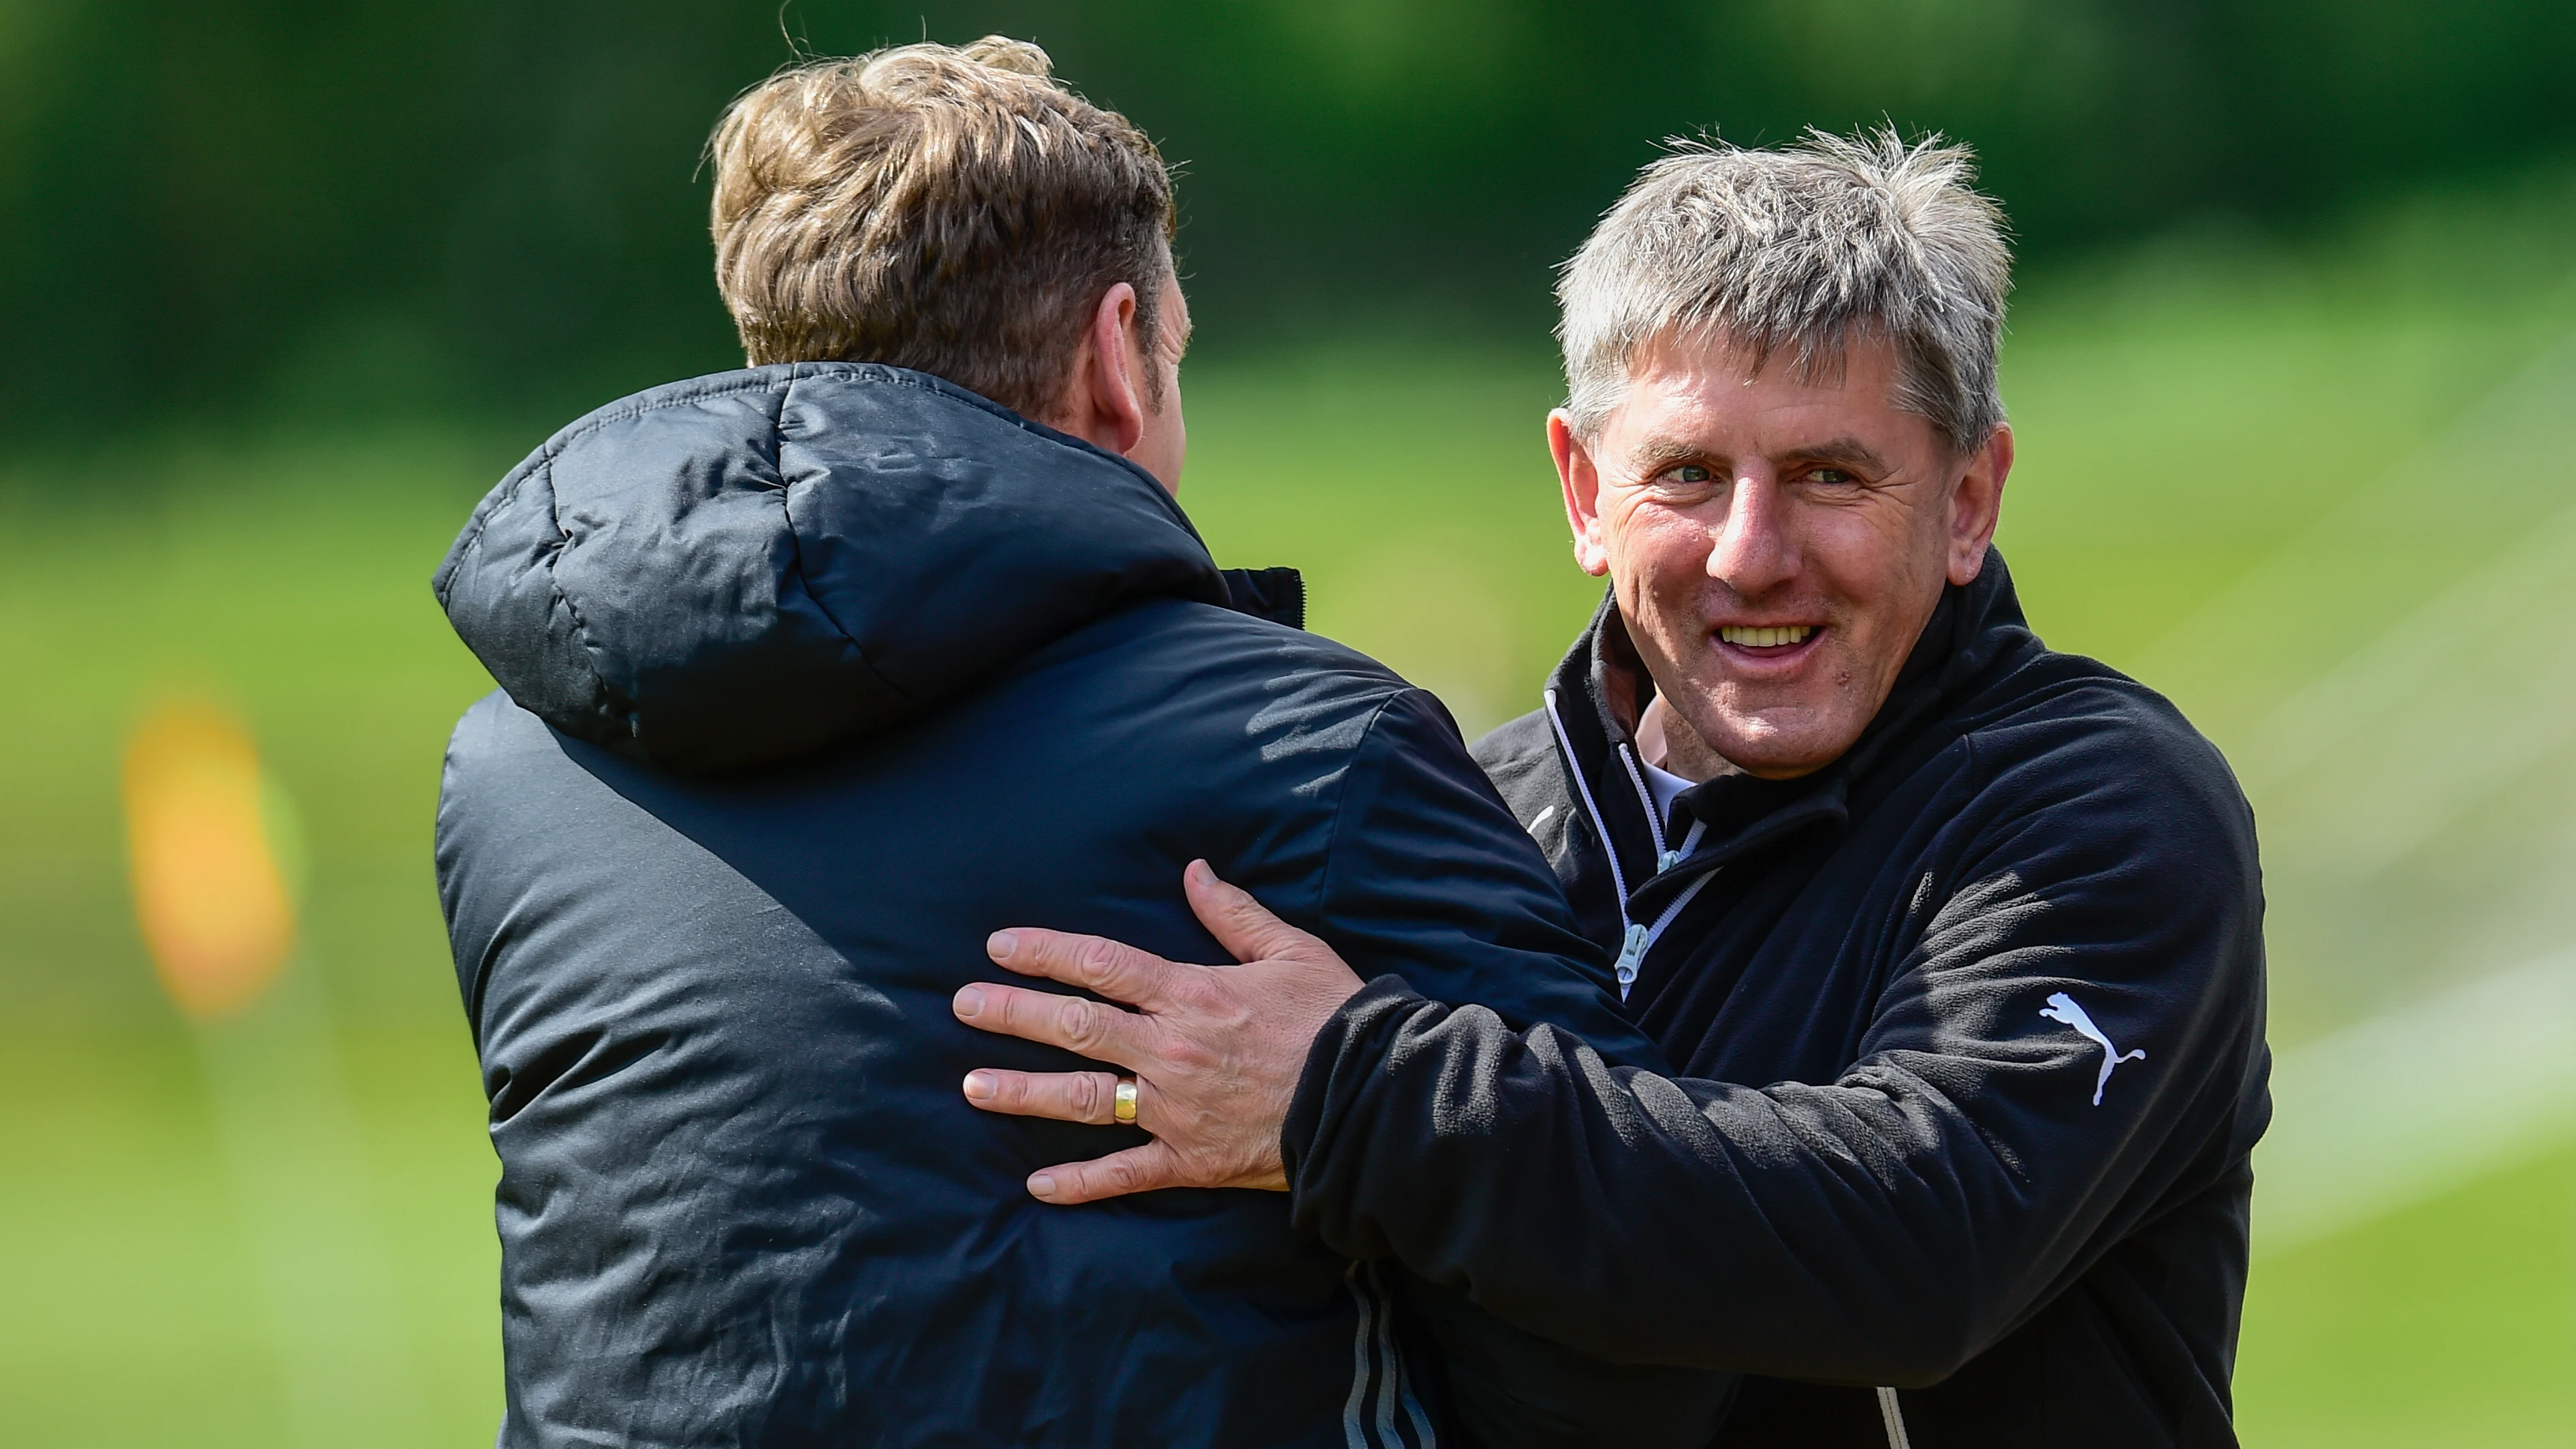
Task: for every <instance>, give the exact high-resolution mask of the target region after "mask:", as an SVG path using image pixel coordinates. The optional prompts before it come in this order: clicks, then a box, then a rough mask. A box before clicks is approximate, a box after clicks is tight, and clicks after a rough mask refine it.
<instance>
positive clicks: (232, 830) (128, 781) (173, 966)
mask: <svg viewBox="0 0 2576 1449" xmlns="http://www.w3.org/2000/svg"><path fill="white" fill-rule="evenodd" d="M263 793H264V792H263V786H262V779H261V775H260V769H259V751H258V749H257V747H256V746H254V745H253V744H252V743H251V738H250V734H249V732H248V731H246V730H244V729H243V728H242V727H241V726H240V725H239V724H238V723H236V722H235V721H234V720H233V719H232V718H231V717H230V716H227V715H225V714H223V713H222V712H221V711H219V710H216V709H214V708H212V707H210V706H207V705H203V704H172V705H165V706H163V707H162V708H160V709H158V710H156V711H154V712H153V713H152V715H151V716H150V717H148V718H146V719H145V720H144V721H143V723H142V724H141V725H140V726H138V727H137V728H136V729H135V731H134V736H133V738H132V739H130V740H128V741H127V742H126V747H125V824H126V846H127V849H128V851H129V852H130V854H131V857H132V864H133V868H134V909H135V915H136V916H137V918H138V919H139V920H140V922H141V924H142V927H143V941H144V944H145V945H146V946H148V947H149V948H150V949H151V952H152V962H153V965H154V966H155V967H156V968H157V969H158V970H159V971H160V973H161V984H162V985H163V986H165V987H167V988H168V989H169V992H170V995H171V996H172V997H173V998H174V999H176V1000H177V1001H178V1003H179V1005H180V1007H181V1008H183V1009H184V1010H186V1011H187V1012H188V1014H189V1015H191V1016H195V1017H198V1018H201V1019H202V1018H206V1017H214V1016H221V1015H224V1014H226V1013H228V1012H231V1011H235V1010H238V1009H239V1008H241V1007H243V1006H247V1005H248V1004H250V1002H252V1001H253V1000H255V999H257V998H258V996H259V994H260V993H261V992H263V991H265V990H266V989H267V988H268V986H269V984H270V983H271V982H273V981H275V980H276V979H277V975H278V972H279V971H281V970H283V969H284V968H285V965H286V958H287V953H288V952H289V951H290V950H292V949H293V948H294V945H295V902H294V899H293V897H292V896H291V894H290V893H289V891H288V888H287V879H286V874H285V872H284V870H283V869H281V868H280V866H279V863H278V851H277V845H278V842H277V841H276V840H275V839H274V838H273V831H272V822H271V820H270V818H269V812H268V811H267V810H266V809H264V808H263V806H264V803H265V802H264V800H263Z"/></svg>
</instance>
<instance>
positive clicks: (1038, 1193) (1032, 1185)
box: [1029, 1172, 1055, 1197]
mask: <svg viewBox="0 0 2576 1449" xmlns="http://www.w3.org/2000/svg"><path fill="white" fill-rule="evenodd" d="M1029 1196H1031V1197H1053V1196H1055V1175H1054V1174H1053V1173H1047V1172H1041V1173H1038V1174H1037V1175H1035V1176H1034V1177H1031V1178H1030V1179H1029Z"/></svg>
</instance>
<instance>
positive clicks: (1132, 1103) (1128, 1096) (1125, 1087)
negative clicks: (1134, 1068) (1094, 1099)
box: [1109, 1077, 1136, 1122]
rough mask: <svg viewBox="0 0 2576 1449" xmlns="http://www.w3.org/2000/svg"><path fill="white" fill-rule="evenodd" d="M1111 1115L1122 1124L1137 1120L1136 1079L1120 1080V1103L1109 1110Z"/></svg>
mask: <svg viewBox="0 0 2576 1449" xmlns="http://www.w3.org/2000/svg"><path fill="white" fill-rule="evenodd" d="M1109 1115H1110V1116H1112V1117H1115V1118H1117V1119H1118V1120H1119V1121H1121V1122H1133V1121H1135V1120H1136V1079H1135V1078H1134V1077H1120V1078H1119V1079H1118V1101H1117V1105H1115V1106H1113V1107H1111V1108H1110V1109H1109Z"/></svg>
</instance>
